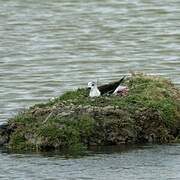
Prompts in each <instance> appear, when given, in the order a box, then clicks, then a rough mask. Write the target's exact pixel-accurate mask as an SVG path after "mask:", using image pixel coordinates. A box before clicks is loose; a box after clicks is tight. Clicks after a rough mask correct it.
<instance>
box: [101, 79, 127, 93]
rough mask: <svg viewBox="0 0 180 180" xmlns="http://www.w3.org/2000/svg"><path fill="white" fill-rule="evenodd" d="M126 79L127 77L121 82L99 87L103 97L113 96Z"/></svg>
mask: <svg viewBox="0 0 180 180" xmlns="http://www.w3.org/2000/svg"><path fill="white" fill-rule="evenodd" d="M125 77H126V76H124V77H122V78H121V79H120V80H119V81H115V82H112V83H109V84H105V85H102V86H99V87H98V89H99V91H100V92H101V95H104V94H112V93H113V92H114V91H115V90H116V88H117V87H118V86H119V85H120V84H121V83H122V82H123V80H124V79H125Z"/></svg>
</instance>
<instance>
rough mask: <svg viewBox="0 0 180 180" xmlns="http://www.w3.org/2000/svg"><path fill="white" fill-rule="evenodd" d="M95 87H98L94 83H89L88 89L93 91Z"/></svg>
mask: <svg viewBox="0 0 180 180" xmlns="http://www.w3.org/2000/svg"><path fill="white" fill-rule="evenodd" d="M94 87H96V83H95V82H94V81H91V82H89V83H88V89H93V88H94Z"/></svg>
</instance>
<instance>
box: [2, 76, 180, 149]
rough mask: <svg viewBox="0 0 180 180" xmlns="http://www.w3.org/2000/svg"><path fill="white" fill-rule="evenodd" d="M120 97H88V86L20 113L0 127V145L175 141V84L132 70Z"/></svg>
mask: <svg viewBox="0 0 180 180" xmlns="http://www.w3.org/2000/svg"><path fill="white" fill-rule="evenodd" d="M123 85H125V86H127V87H128V88H129V92H128V93H127V94H126V95H123V96H115V95H109V96H107V95H104V96H100V97H95V98H90V97H89V94H88V93H89V91H88V89H86V88H84V89H78V90H76V91H70V92H66V93H65V94H63V95H62V96H59V97H56V98H54V99H53V100H49V101H48V102H47V103H44V104H37V105H34V106H33V107H30V108H29V109H26V110H24V111H23V112H19V113H18V114H17V115H16V116H15V117H12V118H11V119H9V120H8V122H7V123H6V124H3V125H1V126H0V146H4V147H7V148H10V149H15V150H36V151H37V150H38V151H48V150H62V149H66V148H67V149H69V148H72V147H80V146H82V147H89V146H99V145H100V146H103V145H120V144H134V143H169V142H176V141H178V140H179V136H180V89H179V88H177V87H175V86H174V85H173V84H172V83H171V82H170V81H169V80H167V79H163V78H160V77H157V76H148V75H142V74H133V75H132V76H130V77H127V78H126V79H125V80H124V81H123Z"/></svg>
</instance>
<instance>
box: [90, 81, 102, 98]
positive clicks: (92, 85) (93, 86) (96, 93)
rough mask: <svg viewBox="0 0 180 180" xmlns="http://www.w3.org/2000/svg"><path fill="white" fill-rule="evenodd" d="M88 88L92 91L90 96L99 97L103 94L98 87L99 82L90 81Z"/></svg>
mask: <svg viewBox="0 0 180 180" xmlns="http://www.w3.org/2000/svg"><path fill="white" fill-rule="evenodd" d="M88 89H90V93H89V96H90V97H98V96H100V95H101V92H100V91H99V89H98V87H97V84H96V83H95V82H93V81H92V82H89V83H88Z"/></svg>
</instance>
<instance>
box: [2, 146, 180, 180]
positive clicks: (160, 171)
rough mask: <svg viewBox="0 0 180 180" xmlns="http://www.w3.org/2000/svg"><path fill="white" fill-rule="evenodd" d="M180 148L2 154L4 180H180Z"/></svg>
mask: <svg viewBox="0 0 180 180" xmlns="http://www.w3.org/2000/svg"><path fill="white" fill-rule="evenodd" d="M179 148H180V145H151V146H150V145H149V146H135V147H126V148H125V147H116V148H112V147H109V148H108V147H106V148H104V149H100V150H98V151H97V150H96V151H90V152H89V155H88V156H82V157H77V158H70V159H69V158H67V157H66V156H62V155H58V154H56V155H55V154H54V155H47V154H9V153H6V152H2V153H1V154H0V159H1V161H3V164H2V163H1V164H0V169H1V174H0V178H1V179H13V180H14V179H18V180H24V179H27V180H30V179H34V180H36V179H38V180H41V179H42V180H45V179H48V180H50V179H53V180H55V179H58V180H59V179H63V180H107V179H110V180H131V179H133V180H140V179H141V180H142V179H145V180H152V179H154V180H176V179H177V180H179V179H180V172H179V168H180V152H179Z"/></svg>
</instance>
